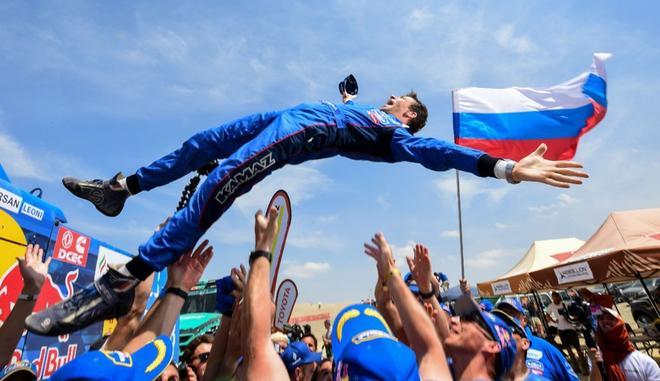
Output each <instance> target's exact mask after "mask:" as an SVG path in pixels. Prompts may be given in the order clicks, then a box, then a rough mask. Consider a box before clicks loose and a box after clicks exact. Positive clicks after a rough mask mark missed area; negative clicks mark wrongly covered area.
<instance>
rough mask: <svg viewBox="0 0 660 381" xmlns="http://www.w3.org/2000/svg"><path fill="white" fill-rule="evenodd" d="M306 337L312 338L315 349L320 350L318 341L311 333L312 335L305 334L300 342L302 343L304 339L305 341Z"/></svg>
mask: <svg viewBox="0 0 660 381" xmlns="http://www.w3.org/2000/svg"><path fill="white" fill-rule="evenodd" d="M305 337H311V338H312V340H313V341H314V348H317V349H318V347H319V342H318V341H317V340H316V336H314V334H313V333H311V332H310V333H306V334H304V335H303V336H302V337H301V338H300V340H301V341H302V339H304V338H305Z"/></svg>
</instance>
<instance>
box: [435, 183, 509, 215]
mask: <svg viewBox="0 0 660 381" xmlns="http://www.w3.org/2000/svg"><path fill="white" fill-rule="evenodd" d="M460 181H461V203H462V204H463V206H465V207H468V206H470V203H471V201H472V199H473V198H474V197H477V196H479V197H486V198H487V199H488V201H489V202H490V203H493V204H499V203H500V202H501V201H502V199H503V198H504V196H506V194H507V193H509V191H510V190H511V187H510V186H507V185H508V184H502V185H499V186H495V187H488V186H486V184H487V182H486V181H485V180H483V179H471V178H468V177H467V176H462V177H461V180H460ZM433 184H434V185H435V187H436V188H437V189H439V190H440V191H442V192H443V193H444V195H445V197H447V198H452V199H454V200H455V199H456V180H455V178H454V177H453V176H445V177H444V178H442V179H440V180H436V181H434V182H433Z"/></svg>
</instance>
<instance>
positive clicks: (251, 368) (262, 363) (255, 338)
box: [245, 257, 288, 379]
mask: <svg viewBox="0 0 660 381" xmlns="http://www.w3.org/2000/svg"><path fill="white" fill-rule="evenodd" d="M269 275H270V264H269V263H268V259H266V258H264V257H259V258H257V259H255V261H254V262H253V263H252V264H251V266H250V274H249V275H248V282H247V288H246V291H245V303H246V308H247V314H248V316H247V327H245V328H246V339H247V340H246V342H245V344H246V348H247V351H246V352H247V353H246V357H247V370H246V371H247V378H248V379H266V378H271V379H278V378H279V379H288V374H287V372H286V369H285V368H284V363H282V361H281V360H280V359H279V356H278V355H277V353H275V348H274V347H273V344H272V343H271V341H270V327H271V324H270V319H271V317H270V305H271V298H270V287H269V284H268V280H269Z"/></svg>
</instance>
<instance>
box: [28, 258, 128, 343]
mask: <svg viewBox="0 0 660 381" xmlns="http://www.w3.org/2000/svg"><path fill="white" fill-rule="evenodd" d="M138 283H139V280H138V279H136V278H134V277H131V276H125V275H122V274H120V273H119V272H118V271H116V270H114V269H110V270H108V272H107V273H106V274H104V275H103V276H102V277H101V278H99V280H97V281H96V282H94V283H92V284H90V285H89V286H87V287H85V288H83V289H82V290H80V291H78V292H76V293H75V294H73V296H72V297H71V298H69V299H67V300H65V301H62V302H60V303H57V304H55V305H54V306H51V307H49V308H46V309H45V310H43V311H39V312H36V313H33V314H31V315H30V316H28V317H27V318H26V319H25V327H26V328H27V330H28V331H30V332H33V333H36V334H38V335H43V336H59V335H64V334H67V333H72V332H75V331H78V330H80V329H82V328H85V327H87V326H89V325H91V324H93V323H96V322H99V321H103V320H106V319H112V318H116V317H120V316H123V315H125V314H126V313H127V312H128V311H130V309H131V306H132V305H133V299H134V298H135V287H136V286H137V284H138Z"/></svg>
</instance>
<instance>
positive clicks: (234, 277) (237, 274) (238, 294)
mask: <svg viewBox="0 0 660 381" xmlns="http://www.w3.org/2000/svg"><path fill="white" fill-rule="evenodd" d="M246 278H247V271H246V270H245V266H243V265H241V267H240V268H236V267H234V268H232V269H231V281H232V282H233V283H234V287H236V288H235V289H234V291H232V292H231V294H232V295H233V296H234V297H235V298H236V300H237V301H238V300H241V299H242V298H243V290H244V289H245V284H246V283H247V282H246Z"/></svg>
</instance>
